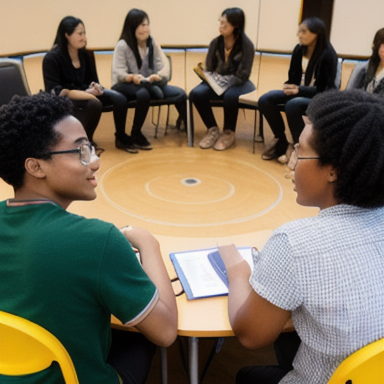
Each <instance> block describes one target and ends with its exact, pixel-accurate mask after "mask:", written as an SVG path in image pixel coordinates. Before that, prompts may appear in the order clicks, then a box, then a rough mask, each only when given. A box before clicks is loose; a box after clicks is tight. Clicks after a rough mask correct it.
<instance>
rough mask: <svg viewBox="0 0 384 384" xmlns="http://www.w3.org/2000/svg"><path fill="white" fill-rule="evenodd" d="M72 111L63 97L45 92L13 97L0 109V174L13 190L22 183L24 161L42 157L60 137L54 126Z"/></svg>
mask: <svg viewBox="0 0 384 384" xmlns="http://www.w3.org/2000/svg"><path fill="white" fill-rule="evenodd" d="M71 112H72V103H71V101H70V100H69V99H68V98H66V97H59V96H56V95H52V94H50V93H46V92H40V93H39V94H37V95H32V96H23V97H21V96H14V97H13V98H12V100H11V101H10V102H9V103H8V104H5V105H3V106H2V107H1V108H0V177H1V178H2V179H3V180H4V181H5V182H6V183H8V184H10V185H12V186H13V188H14V189H15V190H17V189H19V188H20V187H22V186H23V182H24V174H25V166H24V163H25V160H26V159H27V158H29V157H32V158H43V156H42V155H43V154H44V153H46V152H49V151H50V150H51V148H52V147H53V146H55V145H56V144H57V143H58V142H59V140H60V138H61V136H60V135H59V134H58V133H57V132H56V131H55V130H54V126H55V125H56V124H57V123H58V122H59V121H61V120H62V119H63V118H65V117H67V116H69V115H70V114H71Z"/></svg>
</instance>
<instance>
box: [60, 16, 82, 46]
mask: <svg viewBox="0 0 384 384" xmlns="http://www.w3.org/2000/svg"><path fill="white" fill-rule="evenodd" d="M79 24H82V25H83V26H84V23H83V22H82V20H81V19H79V18H77V17H74V16H66V17H64V19H63V20H61V22H60V24H59V27H58V28H57V33H56V37H55V41H54V43H53V44H54V45H57V46H59V48H60V49H61V50H62V51H63V52H68V39H67V38H66V36H65V34H68V35H72V33H73V31H74V30H75V29H76V27H77V26H78V25H79Z"/></svg>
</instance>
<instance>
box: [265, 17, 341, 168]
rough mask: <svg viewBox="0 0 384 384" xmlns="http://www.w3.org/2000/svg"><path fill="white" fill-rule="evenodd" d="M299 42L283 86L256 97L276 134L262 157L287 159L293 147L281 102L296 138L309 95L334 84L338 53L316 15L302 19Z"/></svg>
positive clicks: (301, 126) (279, 159)
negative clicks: (286, 132)
mask: <svg viewBox="0 0 384 384" xmlns="http://www.w3.org/2000/svg"><path fill="white" fill-rule="evenodd" d="M297 35H298V37H299V44H297V45H296V47H295V49H294V50H293V53H292V58H291V64H290V67H289V72H288V80H287V81H286V82H285V83H284V85H283V89H282V90H276V91H270V92H268V93H266V94H264V95H262V96H261V97H260V99H259V109H260V112H261V113H262V114H263V115H264V116H265V118H266V119H267V121H268V124H269V125H270V127H271V129H272V132H273V134H274V136H275V138H274V141H273V142H272V145H270V146H269V147H268V146H266V147H265V149H264V152H263V154H262V159H263V160H272V159H277V160H278V161H279V162H280V163H282V164H285V163H287V162H288V161H289V158H290V154H291V153H290V152H292V149H293V147H292V146H289V143H288V140H287V138H286V136H285V125H284V120H283V118H282V116H281V113H280V105H282V104H283V105H284V110H285V113H286V115H287V120H288V125H289V129H290V130H291V133H292V139H293V143H294V144H296V143H298V141H299V136H300V134H301V132H302V130H303V129H304V121H303V119H302V115H304V114H305V111H306V109H307V107H308V105H309V103H310V101H311V99H312V98H313V97H314V96H315V95H316V94H317V93H320V92H323V91H325V90H327V89H332V88H335V79H336V73H337V55H336V52H335V50H334V49H333V47H332V45H331V43H330V42H329V41H328V39H327V36H326V30H325V25H324V22H323V21H322V20H321V19H319V18H318V17H309V18H307V19H305V20H303V21H302V22H301V24H300V25H299V31H298V33H297Z"/></svg>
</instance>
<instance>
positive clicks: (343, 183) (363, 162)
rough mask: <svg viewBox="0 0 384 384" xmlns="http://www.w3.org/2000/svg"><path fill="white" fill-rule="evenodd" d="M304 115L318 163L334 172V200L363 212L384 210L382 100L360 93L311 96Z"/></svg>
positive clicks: (325, 93) (380, 97)
mask: <svg viewBox="0 0 384 384" xmlns="http://www.w3.org/2000/svg"><path fill="white" fill-rule="evenodd" d="M307 115H308V117H309V119H310V120H311V122H312V123H313V128H314V136H313V140H312V143H311V145H312V146H313V148H314V149H315V150H316V152H317V153H318V154H319V157H320V160H319V161H320V165H326V164H331V165H333V166H334V168H335V170H336V172H337V180H336V181H335V198H336V199H337V200H338V201H339V202H340V203H344V204H351V205H355V206H358V207H363V208H375V207H381V206H384V99H383V97H382V96H379V95H372V94H370V93H368V92H366V91H363V90H350V91H337V90H330V91H326V92H322V93H320V94H319V95H317V96H315V97H314V98H313V99H312V101H311V103H310V105H309V107H308V109H307Z"/></svg>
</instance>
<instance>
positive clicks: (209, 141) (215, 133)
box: [199, 127, 220, 149]
mask: <svg viewBox="0 0 384 384" xmlns="http://www.w3.org/2000/svg"><path fill="white" fill-rule="evenodd" d="M219 137H220V131H219V128H218V127H211V128H209V129H208V132H207V133H206V134H205V136H204V137H203V139H202V140H201V141H200V144H199V145H200V148H202V149H208V148H212V147H213V146H214V145H215V143H216V141H217V140H218V139H219Z"/></svg>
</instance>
